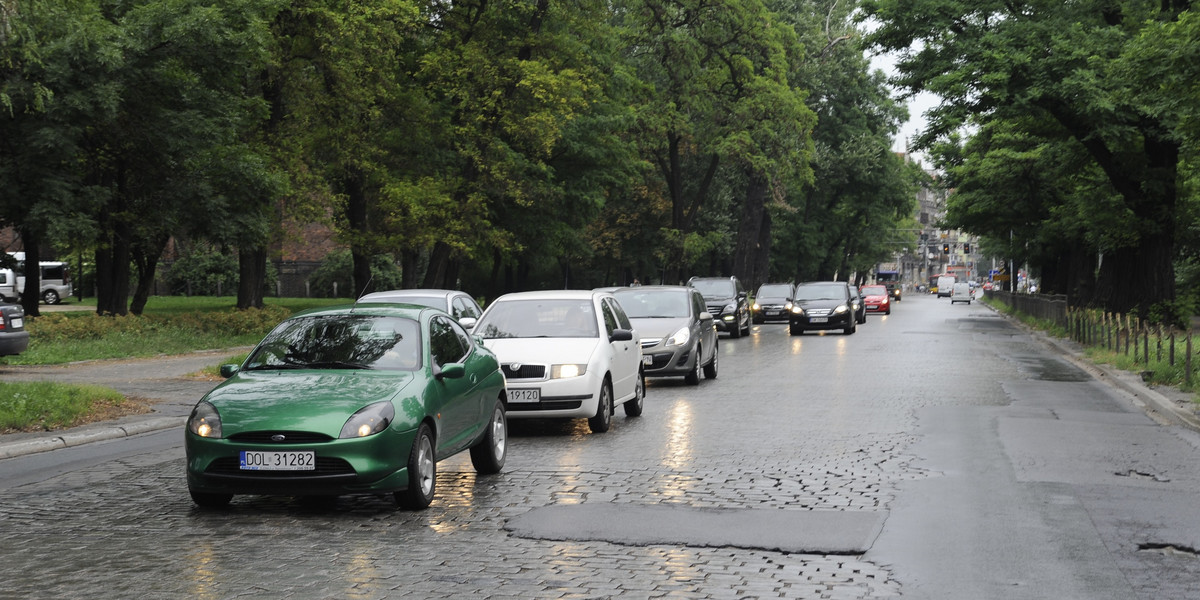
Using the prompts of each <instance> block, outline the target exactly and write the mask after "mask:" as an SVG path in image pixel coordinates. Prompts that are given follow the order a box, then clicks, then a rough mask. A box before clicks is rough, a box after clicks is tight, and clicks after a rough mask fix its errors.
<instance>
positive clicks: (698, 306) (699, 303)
mask: <svg viewBox="0 0 1200 600" xmlns="http://www.w3.org/2000/svg"><path fill="white" fill-rule="evenodd" d="M707 311H708V307H707V306H705V305H704V296H702V295H701V294H700V292H692V314H693V315H696V317H697V318H699V317H700V313H702V312H707Z"/></svg>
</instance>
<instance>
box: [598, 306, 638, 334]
mask: <svg viewBox="0 0 1200 600" xmlns="http://www.w3.org/2000/svg"><path fill="white" fill-rule="evenodd" d="M604 303H605V304H608V305H610V306H611V307H612V311H613V314H614V315H616V317H617V326H618V327H619V328H621V329H630V330H632V329H633V323H630V322H629V314H628V313H627V312H626V311H625V307H624V306H621V303H620V302H617V301H616V300H613V299H612V298H605V299H604Z"/></svg>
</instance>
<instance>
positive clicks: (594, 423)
mask: <svg viewBox="0 0 1200 600" xmlns="http://www.w3.org/2000/svg"><path fill="white" fill-rule="evenodd" d="M612 409H613V393H612V384H611V383H609V381H608V380H607V379H606V380H604V383H603V384H602V385H601V386H600V398H599V401H598V402H596V416H594V417H592V418H590V419H588V427H589V428H590V429H591V430H592V433H604V432H606V431H608V428H609V427H612Z"/></svg>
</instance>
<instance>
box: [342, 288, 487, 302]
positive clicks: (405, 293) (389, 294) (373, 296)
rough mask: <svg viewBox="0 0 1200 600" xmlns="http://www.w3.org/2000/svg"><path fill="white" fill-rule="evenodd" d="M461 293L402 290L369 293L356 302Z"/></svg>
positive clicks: (417, 289) (427, 289)
mask: <svg viewBox="0 0 1200 600" xmlns="http://www.w3.org/2000/svg"><path fill="white" fill-rule="evenodd" d="M461 293H465V292H459V291H457V290H440V289H434V288H405V289H402V290H384V291H380V292H371V293H370V294H366V295H364V296H363V297H361V298H359V299H358V301H359V302H362V301H368V302H379V301H380V300H379V299H380V298H404V297H409V298H411V297H413V296H449V295H451V294H461Z"/></svg>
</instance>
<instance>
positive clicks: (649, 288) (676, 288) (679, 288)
mask: <svg viewBox="0 0 1200 600" xmlns="http://www.w3.org/2000/svg"><path fill="white" fill-rule="evenodd" d="M659 291H672V292H689V293H690V292H693V291H699V290H696V288H693V287H691V286H687V285H639V286H637V287H623V288H616V289H614V290H613V293H614V294H615V293H617V292H659Z"/></svg>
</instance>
